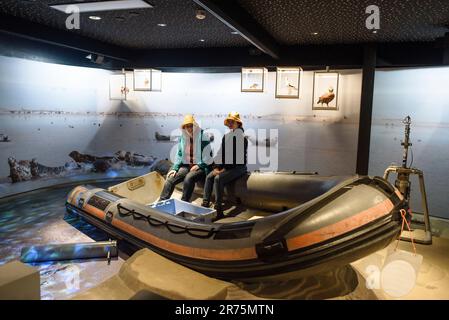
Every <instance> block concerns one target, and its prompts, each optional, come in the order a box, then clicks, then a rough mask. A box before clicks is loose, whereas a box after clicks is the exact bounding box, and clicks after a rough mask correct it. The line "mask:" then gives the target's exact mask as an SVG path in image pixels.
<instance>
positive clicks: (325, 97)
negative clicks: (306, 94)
mask: <svg viewBox="0 0 449 320" xmlns="http://www.w3.org/2000/svg"><path fill="white" fill-rule="evenodd" d="M334 99H335V93H334V88H332V87H329V89H328V92H327V93H325V94H323V95H322V96H321V97H320V98H319V100H318V102H317V104H320V103H321V106H323V104H324V103H325V104H326V105H327V107H328V108H329V103H331V101H332V100H334Z"/></svg>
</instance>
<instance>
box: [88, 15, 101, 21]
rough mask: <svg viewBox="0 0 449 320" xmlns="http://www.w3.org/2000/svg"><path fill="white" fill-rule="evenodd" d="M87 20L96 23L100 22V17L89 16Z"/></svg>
mask: <svg viewBox="0 0 449 320" xmlns="http://www.w3.org/2000/svg"><path fill="white" fill-rule="evenodd" d="M89 19H90V20H94V21H98V20H101V17H99V16H89Z"/></svg>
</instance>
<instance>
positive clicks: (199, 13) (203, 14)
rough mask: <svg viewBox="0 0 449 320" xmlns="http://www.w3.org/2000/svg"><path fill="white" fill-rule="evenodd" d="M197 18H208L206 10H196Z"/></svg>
mask: <svg viewBox="0 0 449 320" xmlns="http://www.w3.org/2000/svg"><path fill="white" fill-rule="evenodd" d="M196 18H197V19H198V20H204V19H206V11H205V10H201V9H199V10H196Z"/></svg>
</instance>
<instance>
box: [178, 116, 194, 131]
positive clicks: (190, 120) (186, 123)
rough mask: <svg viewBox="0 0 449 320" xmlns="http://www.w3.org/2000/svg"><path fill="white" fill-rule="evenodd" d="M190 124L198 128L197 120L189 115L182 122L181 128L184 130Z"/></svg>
mask: <svg viewBox="0 0 449 320" xmlns="http://www.w3.org/2000/svg"><path fill="white" fill-rule="evenodd" d="M188 124H193V125H194V126H198V124H197V123H196V121H195V118H194V117H193V115H191V114H188V115H186V116H185V117H184V121H183V122H182V125H181V128H182V129H184V127H185V126H186V125H188Z"/></svg>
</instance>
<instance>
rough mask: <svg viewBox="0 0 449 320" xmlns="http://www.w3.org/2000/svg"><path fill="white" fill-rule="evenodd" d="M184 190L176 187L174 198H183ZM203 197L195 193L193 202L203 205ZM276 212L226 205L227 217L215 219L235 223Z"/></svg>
mask: <svg viewBox="0 0 449 320" xmlns="http://www.w3.org/2000/svg"><path fill="white" fill-rule="evenodd" d="M181 197H182V192H181V191H180V190H179V189H178V188H175V191H174V192H173V195H172V198H174V199H178V200H181ZM202 200H203V199H202V198H201V196H200V195H198V194H196V193H194V194H193V196H192V203H193V204H195V205H197V206H201V202H202ZM274 213H275V212H272V211H266V210H261V209H253V208H248V207H245V206H242V205H225V207H224V208H223V214H224V215H225V218H223V219H220V220H217V221H215V223H233V222H239V221H248V220H254V219H260V218H263V217H267V216H270V215H272V214H274Z"/></svg>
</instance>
